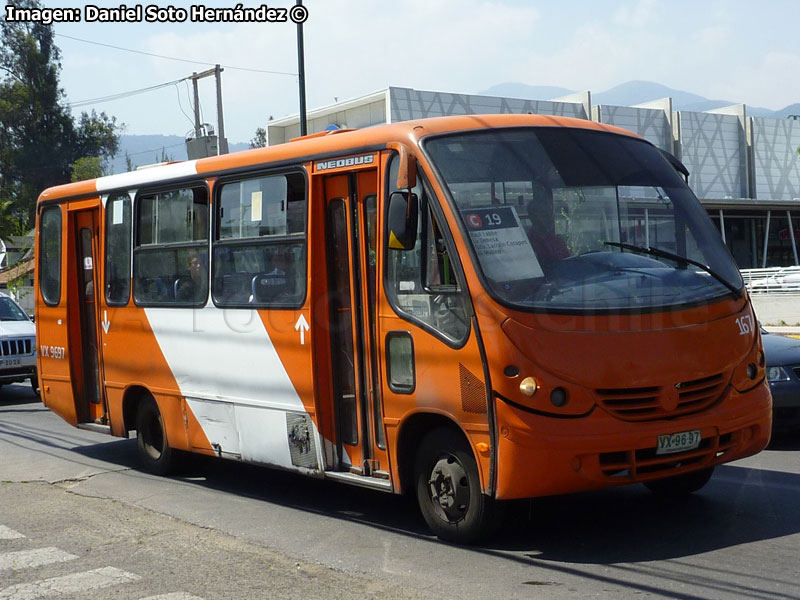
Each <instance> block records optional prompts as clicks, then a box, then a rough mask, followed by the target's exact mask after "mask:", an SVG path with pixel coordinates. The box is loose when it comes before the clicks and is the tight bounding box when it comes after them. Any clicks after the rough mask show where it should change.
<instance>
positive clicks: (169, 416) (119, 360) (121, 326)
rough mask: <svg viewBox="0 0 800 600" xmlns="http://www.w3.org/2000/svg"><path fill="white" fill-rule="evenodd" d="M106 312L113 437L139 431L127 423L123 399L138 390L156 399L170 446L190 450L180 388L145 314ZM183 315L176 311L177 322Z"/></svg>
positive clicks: (110, 309)
mask: <svg viewBox="0 0 800 600" xmlns="http://www.w3.org/2000/svg"><path fill="white" fill-rule="evenodd" d="M103 310H104V313H105V314H104V319H107V322H108V332H103V333H102V339H103V373H104V377H105V382H104V383H105V389H106V393H107V397H108V409H109V415H110V420H111V429H112V433H113V434H114V435H123V436H124V435H125V428H127V429H135V428H136V423H135V422H133V423H123V398H124V396H125V391H126V390H127V389H129V388H131V387H132V386H138V387H141V388H143V389H146V390H148V391H149V392H150V393H151V394H152V395H153V397H154V398H155V399H156V402H157V403H158V406H159V410H160V411H161V414H162V417H163V419H164V426H165V428H166V431H167V438H168V440H169V444H170V446H172V447H173V448H178V449H182V450H188V449H189V442H188V439H187V434H186V424H185V419H184V417H183V405H182V402H181V394H180V388H179V386H178V383H177V382H176V380H175V377H174V376H173V373H172V371H171V370H170V368H169V365H168V363H167V361H166V359H165V358H164V355H163V353H162V352H161V349H160V348H159V345H158V342H157V340H156V337H155V335H154V333H153V330H152V328H151V327H150V324H149V322H148V320H147V316H146V314H145V310H144V309H141V308H137V307H135V306H133V305H131V306H127V307H107V306H106V307H104V309H103ZM179 312H184V311H173V314H174V316H175V318H179V316H178V313H179ZM187 312H190V311H187Z"/></svg>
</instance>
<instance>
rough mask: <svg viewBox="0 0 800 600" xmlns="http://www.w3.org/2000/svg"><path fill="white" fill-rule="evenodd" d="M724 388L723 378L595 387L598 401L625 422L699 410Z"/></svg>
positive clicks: (717, 375)
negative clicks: (607, 387) (630, 386)
mask: <svg viewBox="0 0 800 600" xmlns="http://www.w3.org/2000/svg"><path fill="white" fill-rule="evenodd" d="M724 390H725V377H724V374H723V373H718V374H716V375H712V376H710V377H703V378H701V379H693V380H691V381H683V382H680V383H678V384H675V385H673V386H662V387H658V386H653V387H641V388H617V389H598V390H595V391H596V393H597V397H598V401H599V403H600V405H601V406H602V407H603V408H604V409H605V410H607V411H608V412H609V413H611V414H612V415H614V416H615V417H617V418H619V419H623V420H625V421H652V420H655V419H664V418H668V417H676V416H679V415H687V414H691V413H695V412H699V411H701V410H703V409H705V408H707V407H709V406H711V405H712V404H713V403H714V402H716V401H717V400H718V399H719V398H720V397H721V396H722V393H723V392H724Z"/></svg>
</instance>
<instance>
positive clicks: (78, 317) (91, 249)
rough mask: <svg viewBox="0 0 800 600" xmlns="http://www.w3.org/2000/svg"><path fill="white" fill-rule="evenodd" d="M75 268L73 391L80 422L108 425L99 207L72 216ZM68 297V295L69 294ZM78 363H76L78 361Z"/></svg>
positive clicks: (71, 305)
mask: <svg viewBox="0 0 800 600" xmlns="http://www.w3.org/2000/svg"><path fill="white" fill-rule="evenodd" d="M71 216H72V219H71V221H72V231H71V234H70V239H71V240H73V241H74V246H73V249H74V253H75V263H74V264H75V268H74V269H72V272H71V273H69V274H68V277H70V278H73V281H72V282H71V283H72V284H73V285H72V286H70V287H72V288H73V290H72V292H71V293H70V300H73V299H74V301H71V302H70V303H69V308H68V310H69V322H70V323H71V324H72V325H71V328H70V356H72V357H73V363H72V369H73V374H72V377H73V389H74V394H75V398H76V408H77V413H78V422H80V423H96V424H103V425H106V424H107V423H106V422H105V416H106V410H105V406H104V401H103V393H102V386H101V377H100V365H101V364H102V360H101V356H100V344H99V335H98V333H99V327H100V326H102V324H101V323H100V322H99V321H98V317H99V315H98V306H97V291H98V289H99V288H100V285H99V281H98V273H97V264H98V249H99V244H98V240H99V237H100V231H99V207H98V208H93V209H90V210H79V211H75V212H72V215H71ZM68 293H69V292H68ZM76 359H77V360H76Z"/></svg>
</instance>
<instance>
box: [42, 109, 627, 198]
mask: <svg viewBox="0 0 800 600" xmlns="http://www.w3.org/2000/svg"><path fill="white" fill-rule="evenodd" d="M525 126H527V127H569V128H576V129H591V130H596V131H606V132H611V133H618V134H623V135H627V136H630V137H636V138H639V137H640V136H638V135H636V134H635V133H632V132H630V131H628V130H626V129H621V128H619V127H614V126H612V125H606V124H604V123H595V122H594V121H587V120H584V119H575V118H570V117H554V116H548V115H530V114H528V115H518V114H510V115H459V116H449V117H433V118H429V119H415V120H413V121H401V122H399V123H391V124H388V125H378V126H375V127H369V128H366V129H354V130H344V131H342V130H334V131H331V132H329V133H328V134H327V135H320V134H312V135H310V136H305V137H302V138H296V139H294V140H292V141H290V142H287V143H285V144H279V145H277V146H268V147H266V148H256V149H253V150H245V151H242V152H235V153H233V154H224V155H221V156H212V157H209V158H201V159H197V160H187V161H179V162H175V163H169V164H165V165H161V166H153V167H150V168H147V169H140V170H136V171H130V172H127V173H120V174H117V175H108V176H106V177H100V178H98V179H90V180H87V181H80V182H77V183H69V184H65V185H59V186H55V187H51V188H48V189H46V190H44V191H43V192H42V193H41V195H40V196H39V202H44V201H52V200H55V199H59V198H67V197H76V196H88V195H96V194H98V193H100V194H102V193H106V192H110V191H114V190H130V189H138V188H139V187H142V186H150V185H153V184H160V183H168V182H170V181H175V180H181V179H190V178H192V177H206V176H212V175H215V174H219V173H224V172H227V171H230V170H234V169H248V168H258V167H261V166H265V165H280V164H282V163H297V162H299V161H308V160H317V159H320V158H326V157H332V156H335V155H341V154H342V153H343V152H345V153H348V152H368V151H376V150H381V149H384V148H385V147H386V144H387V142H407V143H409V144H415V143H416V142H417V141H418V140H419V139H421V138H423V137H425V136H427V135H432V134H440V133H448V132H456V131H466V130H474V129H484V128H492V127H525Z"/></svg>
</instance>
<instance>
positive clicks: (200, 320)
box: [145, 302, 322, 470]
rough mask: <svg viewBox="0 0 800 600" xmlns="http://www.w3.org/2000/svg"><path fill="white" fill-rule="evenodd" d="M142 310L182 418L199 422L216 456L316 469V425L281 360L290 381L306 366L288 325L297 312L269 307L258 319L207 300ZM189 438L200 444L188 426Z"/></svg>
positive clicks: (305, 347) (303, 348)
mask: <svg viewBox="0 0 800 600" xmlns="http://www.w3.org/2000/svg"><path fill="white" fill-rule="evenodd" d="M145 312H146V315H147V321H148V322H149V323H150V325H151V326H152V330H153V333H154V336H155V340H156V341H157V344H158V347H159V348H160V352H161V353H163V356H164V357H165V360H166V366H167V370H168V372H170V373H171V374H172V376H173V377H174V378H175V381H176V383H177V386H178V388H179V394H180V395H181V396H183V397H185V398H186V413H187V414H186V421H187V424H193V425H199V427H200V429H201V430H202V432H203V434H205V438H206V439H207V441H208V442H209V443H210V446H211V447H212V448H213V449H214V452H215V453H216V454H218V455H220V456H228V457H231V458H241V459H242V460H245V461H249V462H256V463H263V464H269V465H274V466H279V467H284V468H287V469H300V470H306V469H311V470H316V469H318V468H319V466H320V465H321V462H322V461H321V457H320V456H319V454H318V449H319V435H318V432H317V429H316V426H315V424H314V423H313V421H311V420H310V418H309V415H308V413H307V411H306V406H305V404H304V403H303V401H302V400H301V397H300V394H299V393H298V390H297V389H295V384H294V383H293V381H292V377H290V376H289V374H288V373H287V367H285V366H284V363H286V364H287V365H289V367H288V368H289V370H290V371H291V372H292V373H293V374H294V375H293V377H294V378H295V379H297V380H298V381H300V380H302V377H301V376H300V373H301V372H303V370H304V369H305V372H306V373H308V372H310V368H311V357H310V355H311V352H310V340H309V339H308V338H307V337H306V338H305V339H301V334H300V331H299V329H298V330H295V329H294V323H295V322H296V321H297V319H298V318H299V314H300V313H299V312H298V313H294V311H275V312H274V313H271V314H270V316H268V317H266V316H265V317H264V320H262V318H261V317H260V316H259V313H258V311H255V310H220V309H218V308H216V307H214V306H213V305H212V304H211V303H210V302H209V304H208V305H207V306H206V307H204V308H199V309H195V310H176V309H170V308H147V309H145ZM281 313H284V314H283V316H278V315H279V314H281ZM304 318H305V319H308V317H304ZM265 321H268V322H269V323H270V324H269V325H265ZM268 328H269V329H271V330H273V331H274V332H275V335H276V336H277V338H278V341H277V342H276V341H274V340H273V339H272V337H271V335H270V333H268ZM287 340H289V343H288V346H287ZM303 342H305V343H303ZM279 347H280V352H281V354H280V355H279V352H278V349H279ZM303 385H310V383H304V384H303ZM300 387H301V390H302V389H304V388H303V387H302V386H300ZM303 393H305V392H303ZM161 400H162V401H163V400H164V397H162V398H161ZM178 414H179V413H178ZM181 418H182V417H181ZM189 438H190V439H191V440H192V442H193V444H194V443H197V441H199V442H200V443H201V444H203V446H204V447H200V449H201V450H207V448H208V447H207V446H205V442H204V440H203V437H202V436H201V435H200V432H199V431H197V430H190V431H189ZM298 455H304V456H302V457H300V458H298Z"/></svg>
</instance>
